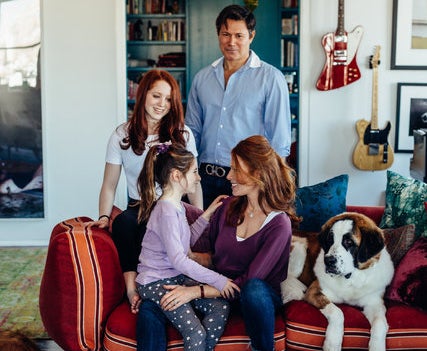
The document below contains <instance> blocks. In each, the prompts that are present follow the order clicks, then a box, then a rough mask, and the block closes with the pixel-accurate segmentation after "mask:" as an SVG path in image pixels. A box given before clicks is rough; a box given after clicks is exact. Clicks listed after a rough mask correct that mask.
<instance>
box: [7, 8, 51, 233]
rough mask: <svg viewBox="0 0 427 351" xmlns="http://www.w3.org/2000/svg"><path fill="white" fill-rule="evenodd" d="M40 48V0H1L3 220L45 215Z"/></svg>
mask: <svg viewBox="0 0 427 351" xmlns="http://www.w3.org/2000/svg"><path fill="white" fill-rule="evenodd" d="M40 49H41V27H40V0H26V1H22V0H8V1H2V0H0V221H1V220H3V219H7V220H9V219H14V220H16V219H18V220H21V219H34V218H36V219H41V218H44V217H45V211H44V190H43V188H44V186H43V184H44V182H43V150H42V146H43V143H42V108H41V78H40ZM0 225H1V224H0Z"/></svg>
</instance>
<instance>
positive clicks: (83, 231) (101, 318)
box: [39, 217, 124, 351]
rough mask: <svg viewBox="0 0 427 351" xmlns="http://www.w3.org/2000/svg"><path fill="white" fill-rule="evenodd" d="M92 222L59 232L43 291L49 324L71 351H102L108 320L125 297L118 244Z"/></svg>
mask: <svg viewBox="0 0 427 351" xmlns="http://www.w3.org/2000/svg"><path fill="white" fill-rule="evenodd" d="M88 221H90V218H87V217H80V218H73V219H69V220H66V221H63V222H61V223H60V224H58V225H56V226H55V227H54V228H53V230H52V235H51V238H50V243H49V248H48V253H47V258H46V265H45V269H44V272H43V277H42V281H41V285H40V298H39V306H40V314H41V317H42V321H43V324H44V326H45V328H46V330H47V332H48V334H49V336H50V337H51V338H52V339H53V340H55V342H56V343H57V344H58V345H59V346H60V347H61V348H63V349H64V350H68V351H76V350H93V351H97V350H102V349H103V347H102V334H103V329H104V326H105V323H106V320H107V317H108V315H109V313H110V311H111V310H112V309H113V308H114V307H115V306H116V305H117V304H118V303H119V302H120V301H121V300H122V299H123V295H124V281H123V274H122V272H121V270H120V264H119V259H118V255H117V251H116V248H115V246H114V243H113V241H112V240H111V238H110V236H109V235H108V232H107V231H105V230H103V229H100V228H98V227H88V226H86V222H88Z"/></svg>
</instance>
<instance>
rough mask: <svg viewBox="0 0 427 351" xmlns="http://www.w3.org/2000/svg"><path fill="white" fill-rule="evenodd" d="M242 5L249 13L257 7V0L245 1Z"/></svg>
mask: <svg viewBox="0 0 427 351" xmlns="http://www.w3.org/2000/svg"><path fill="white" fill-rule="evenodd" d="M244 3H245V6H246V7H247V8H248V9H249V11H251V12H252V11H254V10H255V9H256V8H257V7H258V0H245V1H244Z"/></svg>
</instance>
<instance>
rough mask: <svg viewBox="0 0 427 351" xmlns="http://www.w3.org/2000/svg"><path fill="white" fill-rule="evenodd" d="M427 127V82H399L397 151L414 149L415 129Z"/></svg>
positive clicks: (409, 151) (408, 151) (410, 151)
mask: <svg viewBox="0 0 427 351" xmlns="http://www.w3.org/2000/svg"><path fill="white" fill-rule="evenodd" d="M420 128H427V84H426V83H398V84H397V106H396V139H395V143H394V144H395V150H396V152H407V153H412V152H413V151H414V129H420Z"/></svg>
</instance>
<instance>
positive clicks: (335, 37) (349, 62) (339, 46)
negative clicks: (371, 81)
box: [316, 0, 363, 90]
mask: <svg viewBox="0 0 427 351" xmlns="http://www.w3.org/2000/svg"><path fill="white" fill-rule="evenodd" d="M362 35H363V27H362V26H357V27H355V28H354V29H353V31H352V32H350V33H347V32H346V31H345V29H344V0H338V27H337V30H336V31H335V33H332V32H330V33H327V34H325V35H324V36H323V38H322V46H323V48H324V50H325V54H326V62H325V65H324V67H323V70H322V72H321V74H320V76H319V78H318V80H317V83H316V87H317V89H318V90H332V89H337V88H341V87H343V86H345V85H348V84H350V83H354V82H355V81H357V80H358V79H359V78H360V76H361V74H360V70H359V67H358V65H357V60H356V54H357V50H358V48H359V44H360V41H361V39H362Z"/></svg>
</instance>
